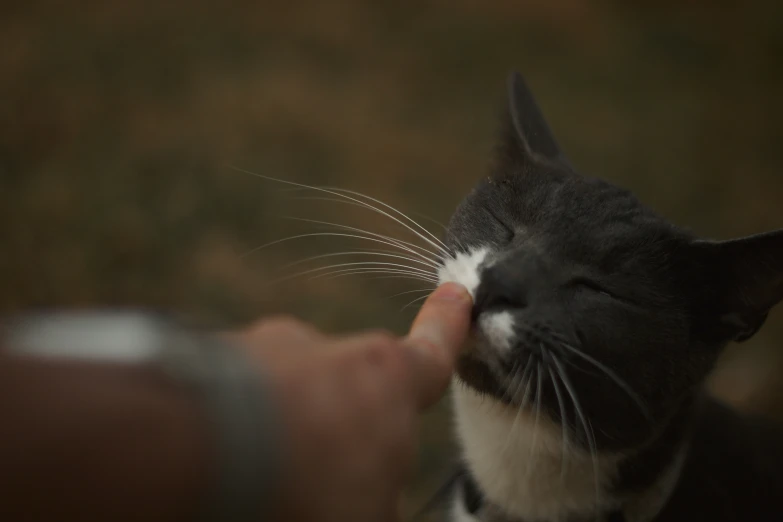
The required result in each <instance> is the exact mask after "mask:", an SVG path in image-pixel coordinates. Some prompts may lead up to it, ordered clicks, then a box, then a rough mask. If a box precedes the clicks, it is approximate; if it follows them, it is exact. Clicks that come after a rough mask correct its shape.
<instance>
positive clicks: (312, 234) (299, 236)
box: [242, 232, 401, 257]
mask: <svg viewBox="0 0 783 522" xmlns="http://www.w3.org/2000/svg"><path fill="white" fill-rule="evenodd" d="M330 236H332V237H349V238H353V239H365V240H367V241H372V242H375V243H381V244H384V245H388V246H393V247H397V248H401V247H400V246H399V245H396V244H394V243H392V242H390V241H384V240H381V239H376V238H373V237H367V236H360V235H358V234H347V233H343V232H310V233H307V234H297V235H294V236H288V237H284V238H282V239H276V240H275V241H271V242H269V243H266V244H263V245H261V246H258V247H255V248H253V249H251V250H248V251H247V252H245V253H244V254H242V257H247V256H249V255H250V254H253V253H255V252H258V251H259V250H263V249H265V248H269V247H271V246H273V245H277V244H280V243H284V242H286V241H293V240H294V239H302V238H306V237H330Z"/></svg>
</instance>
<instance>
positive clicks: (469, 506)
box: [461, 470, 625, 522]
mask: <svg viewBox="0 0 783 522" xmlns="http://www.w3.org/2000/svg"><path fill="white" fill-rule="evenodd" d="M461 489H462V502H463V503H464V505H465V511H467V512H468V513H469V514H470V515H473V516H477V515H478V514H479V511H481V510H482V508H484V507H485V506H486V500H485V498H484V494H483V493H482V492H481V490H480V489H479V486H478V484H477V483H476V481H475V480H474V479H473V476H472V475H471V474H470V473H469V472H468V471H467V470H465V471H463V473H462V480H461ZM602 520H604V521H606V522H625V515H624V514H623V512H622V511H621V510H619V509H618V510H616V511H612V512H611V513H608V514H607V516H606V517H604V518H602ZM504 522H525V521H523V520H520V519H514V518H511V517H508V519H507V520H506V521H504ZM582 522H588V521H582Z"/></svg>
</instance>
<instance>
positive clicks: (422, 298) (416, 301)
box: [400, 294, 429, 312]
mask: <svg viewBox="0 0 783 522" xmlns="http://www.w3.org/2000/svg"><path fill="white" fill-rule="evenodd" d="M427 297H429V294H428V295H423V296H421V297H417V298H416V299H414V300H413V301H411V302H410V303H408V304H406V305H405V306H403V307H402V308H400V312H403V311H404V310H405V309H406V308H408V307H409V306H411V305H412V304H415V303H418V302H419V301H423V300H424V299H427Z"/></svg>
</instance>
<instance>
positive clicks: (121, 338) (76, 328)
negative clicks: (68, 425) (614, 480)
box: [9, 311, 279, 522]
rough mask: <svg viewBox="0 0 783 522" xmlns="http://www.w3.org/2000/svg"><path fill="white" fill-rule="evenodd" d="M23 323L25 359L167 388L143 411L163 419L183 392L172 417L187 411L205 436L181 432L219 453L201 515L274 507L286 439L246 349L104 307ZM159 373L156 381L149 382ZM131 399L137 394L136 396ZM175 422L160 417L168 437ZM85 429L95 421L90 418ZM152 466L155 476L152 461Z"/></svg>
mask: <svg viewBox="0 0 783 522" xmlns="http://www.w3.org/2000/svg"><path fill="white" fill-rule="evenodd" d="M21 319H22V320H21V321H19V322H16V321H12V322H11V323H12V326H14V324H13V323H16V324H15V328H13V327H12V328H11V330H12V331H11V332H10V343H9V344H10V346H9V348H11V352H12V355H16V356H19V357H18V358H19V359H22V360H26V361H27V362H28V363H29V362H34V363H38V364H39V366H41V365H42V366H47V365H48V366H58V365H59V367H60V369H62V368H63V367H66V366H71V367H73V366H74V365H76V366H86V367H91V368H100V369H101V371H103V372H104V373H103V374H102V373H101V371H98V370H95V371H96V375H97V376H98V377H99V379H100V375H108V374H112V372H114V373H117V372H119V373H121V374H123V375H130V374H137V379H139V380H136V381H132V382H129V383H126V384H129V385H130V388H132V389H133V390H135V393H136V395H137V397H136V399H138V398H139V397H141V396H145V397H149V395H150V394H151V393H152V394H154V393H155V392H157V393H159V394H160V395H159V396H158V401H157V402H155V401H151V402H152V404H149V406H153V409H152V410H149V411H143V410H142V411H140V412H137V413H141V414H143V415H150V414H152V412H153V411H158V413H159V414H161V415H163V413H162V411H164V409H165V408H164V405H165V404H168V407H172V406H173V405H174V404H173V402H172V401H173V399H174V398H175V397H174V396H173V395H171V394H170V392H174V391H176V400H177V401H179V403H178V404H179V407H180V410H177V409H176V408H174V409H171V410H169V412H170V414H171V415H172V416H173V417H172V418H174V417H176V415H177V412H178V411H180V413H181V411H184V410H182V408H185V409H186V410H187V411H189V412H190V415H191V416H193V415H197V416H198V417H199V418H200V419H201V420H200V425H199V427H200V428H201V431H200V432H193V433H190V434H187V433H182V432H181V431H180V432H179V433H180V435H182V436H186V435H190V436H191V437H194V436H195V437H196V438H198V437H202V436H203V439H206V440H208V441H209V443H211V446H210V447H209V448H208V449H207V450H206V451H205V453H206V455H202V457H203V458H204V459H209V458H210V457H212V460H208V464H207V467H208V468H209V470H210V472H211V476H212V479H210V478H209V477H207V478H206V480H205V481H206V482H208V484H209V485H210V486H211V487H212V489H211V491H207V490H205V491H204V492H202V494H200V495H199V496H198V498H197V499H196V501H197V502H198V503H200V504H202V505H205V506H203V509H202V510H201V513H200V514H199V516H198V517H197V520H208V521H209V520H219V521H221V522H222V521H225V522H233V521H239V522H244V521H246V520H247V521H251V520H257V519H258V518H259V515H260V514H261V512H262V511H263V510H264V509H266V508H267V507H268V506H266V505H265V501H268V500H269V499H270V498H271V497H270V496H269V494H270V491H271V490H272V488H273V486H274V481H275V479H276V474H277V473H278V466H277V465H276V464H277V463H276V458H277V455H276V447H277V445H278V442H279V437H277V436H276V435H275V430H276V425H275V424H276V423H275V422H273V421H272V419H273V418H274V417H276V416H277V415H276V413H275V407H274V404H273V402H272V397H271V394H270V393H269V391H268V390H267V389H266V388H267V386H266V384H265V382H264V380H263V378H262V377H261V375H260V371H259V369H258V367H257V365H255V364H253V363H251V362H250V361H248V360H247V359H246V358H245V357H244V355H243V354H242V353H241V351H240V350H238V349H237V348H236V347H234V346H231V345H229V344H228V343H227V342H226V341H219V340H217V339H216V338H213V337H211V336H207V335H202V334H198V333H195V332H191V331H186V330H184V329H182V328H178V327H176V325H173V324H171V323H170V322H168V321H163V320H161V319H160V318H158V317H154V316H150V315H147V314H139V313H125V312H119V313H114V312H105V311H104V312H101V311H99V312H79V313H62V314H57V313H54V314H44V315H42V316H34V317H27V318H21ZM25 356H27V357H25ZM150 370H151V371H150ZM139 373H142V374H143V375H145V376H146V381H145V380H144V379H141V378H140V377H139V375H138V374H139ZM153 374H154V375H155V376H156V377H155V378H154V379H150V375H153ZM120 384H122V383H120V382H114V381H112V382H111V383H109V384H108V385H107V391H106V393H104V394H103V395H100V396H99V397H97V399H98V401H100V400H101V399H102V398H103V397H104V395H106V394H111V393H113V392H118V391H119V390H120V388H119V387H118V386H119V385H120ZM39 386H40V385H39ZM145 386H146V387H145ZM164 388H165V390H167V391H164ZM127 398H128V399H130V400H131V401H132V400H134V397H133V396H131V397H127ZM174 402H176V401H174ZM43 407H44V408H46V407H47V405H46V404H43ZM120 407H122V406H121V405H120ZM155 408H158V409H157V410H155ZM162 408H163V409H162ZM98 420H99V421H100V420H102V418H100V417H99V418H98ZM169 420H171V419H170V418H167V417H166V416H165V415H163V417H161V419H160V421H159V426H158V427H159V428H163V427H169V428H172V431H171V432H169V433H170V434H173V433H174V432H175V431H176V430H175V429H173V428H175V426H168V424H167V422H168V421H169ZM186 424H189V425H191V426H193V425H194V424H195V422H194V420H193V419H191V420H190V422H189V423H186ZM86 426H88V427H90V426H91V425H90V423H89V422H88V423H87V424H86ZM88 429H89V428H88ZM88 435H89V434H88ZM98 436H100V435H98ZM172 436H173V435H172ZM167 440H168V439H167ZM183 440H185V439H184V438H183ZM126 442H127V441H126ZM160 442H161V443H163V442H166V441H165V440H161V441H160ZM147 472H151V473H155V467H154V466H152V467H150V468H149V469H148V470H147ZM156 478H158V477H156ZM153 482H154V481H153Z"/></svg>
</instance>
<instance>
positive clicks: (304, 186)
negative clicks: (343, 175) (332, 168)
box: [234, 167, 450, 256]
mask: <svg viewBox="0 0 783 522" xmlns="http://www.w3.org/2000/svg"><path fill="white" fill-rule="evenodd" d="M234 169H236V170H238V171H240V172H244V173H245V174H249V175H251V176H256V177H258V178H262V179H266V180H269V181H276V182H278V183H284V184H287V185H292V186H296V187H302V188H308V189H311V190H315V191H318V192H323V193H326V194H332V195H333V196H338V197H341V198H345V199H348V200H351V201H355V202H356V203H359V204H363V205H365V206H366V207H367V208H368V209H371V210H373V211H375V212H377V213H379V214H381V215H384V216H386V217H388V218H389V219H392V220H394V221H396V222H397V223H399V224H400V225H402V226H404V227H405V228H407V229H408V230H410V231H411V232H413V233H414V234H416V235H417V236H419V238H421V239H422V240H424V241H426V242H427V243H429V244H430V245H432V246H433V247H435V248H436V249H437V250H440V251H441V252H443V253H444V254H446V255H447V256H448V255H450V254H449V251H448V248H447V247H446V245H445V244H443V243H442V242H441V241H440V240H439V239H438V238H436V237H435V236H433V235H432V233H430V232H429V231H428V230H427V229H425V228H424V227H422V226H421V225H419V224H418V223H416V222H415V221H413V220H412V219H411V218H409V217H408V216H406V215H405V214H403V213H402V212H400V211H399V210H397V209H395V208H394V207H392V206H390V205H387V204H386V203H383V202H381V201H378V200H376V199H375V198H371V197H370V196H366V195H364V194H361V196H362V197H365V198H368V199H370V200H372V201H376V202H378V203H380V204H382V205H384V206H385V207H387V208H389V209H391V210H393V211H394V212H396V213H397V214H399V215H401V216H403V217H405V218H406V219H407V220H408V221H411V222H412V223H414V224H415V225H416V226H417V227H419V228H421V229H422V230H424V231H425V232H426V233H427V234H429V235H430V236H432V237H433V238H435V240H436V241H437V242H438V243H441V244H440V245H439V244H438V243H434V242H433V241H432V240H431V239H429V238H428V237H427V236H425V235H423V234H422V233H421V232H417V231H416V230H415V229H414V228H412V227H411V226H410V225H407V224H406V223H404V222H403V221H400V220H399V219H397V218H396V217H394V216H392V215H391V214H389V213H388V212H384V211H383V210H381V209H379V208H377V207H374V206H373V205H370V204H369V203H367V202H365V201H362V200H359V199H356V198H352V197H350V196H346V195H345V194H342V193H340V192H336V191H334V190H329V189H328V188H321V187H315V186H312V185H305V184H303V183H296V182H294V181H288V180H283V179H277V178H273V177H271V176H265V175H263V174H258V173H256V172H251V171H249V170H245V169H241V168H239V167H234ZM340 190H341V191H344V192H346V193H348V194H353V193H354V191H347V190H345V189H340ZM356 194H358V193H356Z"/></svg>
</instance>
